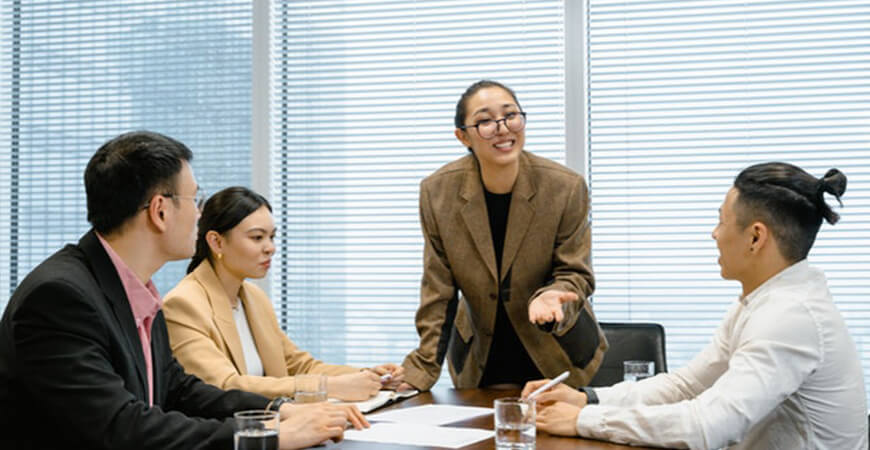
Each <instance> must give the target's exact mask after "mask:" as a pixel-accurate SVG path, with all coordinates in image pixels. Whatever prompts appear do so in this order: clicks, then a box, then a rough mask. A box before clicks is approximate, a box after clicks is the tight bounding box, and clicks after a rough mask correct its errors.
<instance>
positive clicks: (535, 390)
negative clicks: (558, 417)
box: [521, 370, 586, 407]
mask: <svg viewBox="0 0 870 450" xmlns="http://www.w3.org/2000/svg"><path fill="white" fill-rule="evenodd" d="M568 374H569V373H568V371H567V370H566V371H565V372H562V373H561V374H559V376H557V377H556V378H554V379H552V380H546V379H545V380H536V381H529V382H528V383H526V386H525V387H524V388H523V392H522V394H521V397H522V398H534V399H535V400H536V402H537V404H538V405H548V404H551V403H555V402H560V401H561V402H566V403H570V404H572V405H576V406H580V407H583V406H586V394H584V393H582V392H579V391H577V390H576V389H573V388H571V387H570V386H568V385H565V384H562V381H564V380H565V379H566V378H568Z"/></svg>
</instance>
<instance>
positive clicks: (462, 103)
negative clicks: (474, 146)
mask: <svg viewBox="0 0 870 450" xmlns="http://www.w3.org/2000/svg"><path fill="white" fill-rule="evenodd" d="M491 87H497V88H501V89H504V91H505V92H507V93H508V94H510V95H511V97H513V99H514V102H516V104H517V106H518V107H519V108H520V109H523V108H522V106H520V101H519V100H517V94H515V93H514V91H513V90H512V89H511V88H509V87H507V86H505V85H503V84H501V83H499V82H498V81H492V80H480V81H478V82H475V83H474V84H472V85H471V86H468V88H467V89H466V90H465V92H463V93H462V96H461V97H459V101H458V102H456V115H455V116H454V117H453V124H454V125H455V126H456V128H459V127H461V126H463V125H465V117H466V116H467V115H468V111H467V109H468V99H470V98H471V97H473V96H474V94H476V93H477V91H479V90H481V89H486V88H491ZM468 150H469V151H471V148H469V149H468Z"/></svg>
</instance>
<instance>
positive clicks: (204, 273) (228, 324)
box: [193, 260, 248, 375]
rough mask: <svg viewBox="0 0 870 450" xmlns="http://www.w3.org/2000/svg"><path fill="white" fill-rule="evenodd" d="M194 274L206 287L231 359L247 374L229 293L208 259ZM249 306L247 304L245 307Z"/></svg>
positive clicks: (241, 372) (216, 322) (219, 330)
mask: <svg viewBox="0 0 870 450" xmlns="http://www.w3.org/2000/svg"><path fill="white" fill-rule="evenodd" d="M193 276H194V278H196V280H197V281H199V283H200V284H202V287H203V288H204V289H205V292H206V295H207V296H208V301H209V303H210V304H211V309H212V311H214V322H215V325H217V329H218V332H219V333H220V334H221V338H222V339H223V341H224V344H225V345H226V346H227V349H229V351H230V359H231V360H232V361H233V364H234V365H235V366H236V370H238V371H239V373H240V374H242V375H245V374H247V373H248V366H247V364H245V354H244V353H243V352H242V338H241V337H239V331H238V329H237V328H236V321H235V319H233V309H232V307H231V306H230V299H229V298H227V293H226V292H225V291H224V287H223V285H221V282H220V279H218V277H217V274H216V273H215V272H214V269H213V268H212V266H211V263H210V262H208V260H206V261H203V263H202V264H200V265H199V266H197V267H196V269H194V271H193ZM247 306H248V305H245V307H247Z"/></svg>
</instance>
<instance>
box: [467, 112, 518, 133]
mask: <svg viewBox="0 0 870 450" xmlns="http://www.w3.org/2000/svg"><path fill="white" fill-rule="evenodd" d="M499 122H504V126H505V127H507V129H508V130H510V131H522V130H523V128H525V127H526V113H525V112H523V111H516V112H509V113H507V114H505V115H504V117H502V118H501V119H498V120H496V119H484V120H481V121H480V122H477V123H476V124H474V125H463V126H461V127H459V129H460V130H467V129H469V128H477V134H478V135H480V137H482V138H484V139H489V138H491V137H493V136H495V134H496V133H498V124H499Z"/></svg>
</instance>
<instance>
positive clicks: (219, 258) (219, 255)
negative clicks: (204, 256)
mask: <svg viewBox="0 0 870 450" xmlns="http://www.w3.org/2000/svg"><path fill="white" fill-rule="evenodd" d="M217 259H218V261H220V260H222V259H224V254H223V253H218V254H217Z"/></svg>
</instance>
